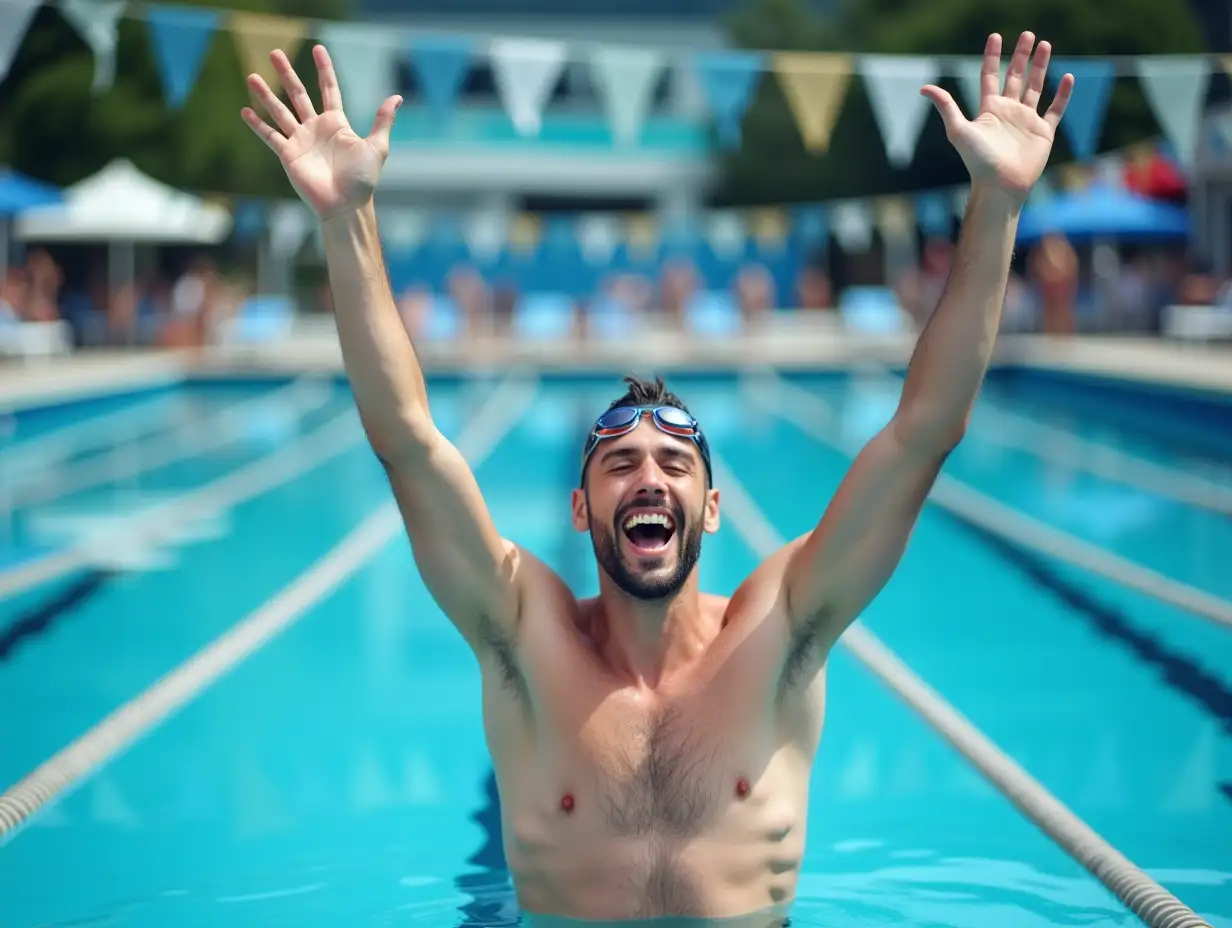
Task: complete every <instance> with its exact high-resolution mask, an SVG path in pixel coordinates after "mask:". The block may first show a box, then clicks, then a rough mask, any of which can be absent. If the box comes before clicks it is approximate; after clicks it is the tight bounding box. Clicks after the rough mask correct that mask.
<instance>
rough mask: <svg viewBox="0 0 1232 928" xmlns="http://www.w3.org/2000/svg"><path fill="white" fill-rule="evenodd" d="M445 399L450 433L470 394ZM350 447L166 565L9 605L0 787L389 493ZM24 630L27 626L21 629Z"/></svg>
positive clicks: (83, 578) (370, 461) (1, 667)
mask: <svg viewBox="0 0 1232 928" xmlns="http://www.w3.org/2000/svg"><path fill="white" fill-rule="evenodd" d="M437 394H438V405H439V406H440V407H441V412H440V417H439V418H440V421H441V423H442V428H453V427H455V426H456V424H457V422H458V420H459V417H460V414H461V412H462V411H463V409H464V408H465V405H466V404H465V402H464V401H465V399H466V398H465V397H464V396H463V394H461V393H460V392H459V391H457V390H454V389H452V388H450V387H448V386H444V387H442V388H441V389H439V390H438V391H437ZM337 403H338V405H337V408H336V409H335V410H334V414H335V415H336V416H342V417H347V418H352V419H354V415H353V405H352V404H350V403H349V401H348V400H345V399H342V398H340V399H339V400H338V401H337ZM348 441H349V446H347V447H340V448H338V449H337V450H338V453H337V454H336V456H334V457H332V458H329V459H327V460H325V461H324V462H323V463H321V464H319V466H315V467H312V468H311V469H309V470H307V471H305V472H304V473H301V474H299V475H298V476H296V477H294V478H293V479H291V480H289V481H288V482H286V483H284V484H282V485H280V486H277V487H275V488H273V489H271V490H270V491H268V492H266V493H263V494H262V495H260V496H257V497H256V498H254V499H251V500H249V501H247V502H243V503H241V504H240V505H238V506H236V507H234V508H233V509H232V510H231V511H230V512H227V513H225V514H224V515H223V518H222V520H221V523H220V524H216V525H212V526H205V527H203V528H202V530H201V531H200V532H199V537H197V538H195V539H193V538H189V540H188V541H187V542H186V543H185V544H184V545H183V546H181V547H178V549H176V550H171V551H166V550H164V551H163V552H161V556H162V557H165V558H166V563H164V564H161V565H156V566H155V567H153V568H151V569H147V570H133V571H129V572H117V573H106V574H103V575H101V576H97V575H94V574H90V573H86V574H77V575H74V577H72V578H66V579H65V580H63V581H60V582H59V583H58V584H56V585H53V586H52V587H51V588H48V589H46V590H42V591H28V592H27V593H25V594H23V595H22V596H21V597H20V598H19V599H18V600H17V601H11V602H0V630H8V631H9V637H10V638H16V640H15V641H14V643H13V644H12V646H11V647H10V648H9V650H8V653H7V655H6V659H5V660H4V661H3V662H0V740H3V742H4V743H6V745H8V747H7V748H6V750H5V751H4V752H2V753H0V782H3V784H4V786H5V787H7V786H8V785H9V784H11V783H13V782H15V781H16V780H17V779H18V778H20V777H21V776H24V775H25V774H26V773H28V772H29V771H30V770H31V769H32V768H33V767H34V766H36V765H37V764H38V763H40V762H41V761H43V760H45V759H46V758H47V757H48V756H50V755H51V754H52V753H54V752H55V751H56V750H58V749H60V748H61V747H63V746H64V745H65V744H67V743H68V742H69V741H71V740H72V739H73V738H75V737H77V736H78V735H80V734H81V733H83V732H84V731H86V730H87V729H88V728H89V727H90V726H92V725H93V724H94V723H96V722H97V721H99V720H100V719H101V718H102V717H103V716H104V715H106V714H107V713H108V712H110V711H111V710H112V709H114V708H115V707H116V706H118V705H120V704H122V703H123V702H125V701H126V700H128V699H131V698H132V697H133V696H135V695H136V694H137V693H139V692H140V691H141V690H142V689H144V688H145V687H146V686H148V685H149V684H150V683H152V682H153V681H154V680H156V679H158V678H159V677H160V676H161V675H162V674H163V673H165V672H166V671H167V670H169V669H170V668H172V667H173V666H175V665H176V664H178V663H180V662H181V661H183V660H184V659H185V658H187V657H188V656H190V655H191V654H192V653H194V652H195V651H196V650H197V649H199V648H200V647H201V646H202V645H204V644H206V643H207V642H209V641H210V640H212V639H213V638H215V637H216V636H217V635H219V634H220V633H221V632H222V631H224V630H225V629H227V628H228V627H230V626H231V625H232V624H234V623H235V622H236V621H238V620H239V619H240V618H242V617H243V616H244V615H246V614H248V612H250V611H251V610H253V609H255V608H256V607H257V606H259V605H260V604H261V603H262V602H264V601H265V600H266V599H268V598H269V597H270V596H272V595H273V594H274V593H275V592H276V591H277V590H278V589H279V588H280V587H281V586H282V585H283V584H285V583H287V582H289V581H290V580H291V579H292V578H293V577H295V576H296V575H297V574H298V573H299V572H300V571H301V570H303V569H304V567H305V566H307V565H308V564H309V563H310V562H311V561H312V560H313V559H315V558H317V557H320V556H321V555H323V554H324V553H325V552H326V551H327V550H329V548H330V547H331V546H332V545H333V544H334V543H335V542H336V540H337V539H338V538H340V537H341V536H342V535H343V534H345V533H346V532H347V531H349V530H350V529H351V528H353V527H354V526H355V525H356V524H358V522H359V521H360V520H361V519H362V518H363V516H364V515H365V514H366V513H367V512H368V511H369V510H370V509H371V508H372V507H373V506H375V505H377V503H378V502H380V501H382V500H384V499H387V498H388V488H387V486H386V484H385V481H384V474H383V473H382V471H381V468H380V465H379V464H378V463H377V462H376V460H375V458H374V456H373V455H372V453H371V451H370V450H369V449H368V448H367V446H366V444H365V443H364V441H363V440H362V433H361V432H360V431H359V429H358V428H355V429H353V430H352V432H351V437H350V438H349V439H348ZM286 447H287V448H288V449H291V450H294V448H295V446H294V445H287V446H286ZM261 453H262V454H268V453H270V451H269V449H263V450H262V452H261ZM258 456H259V455H258ZM186 466H188V467H189V468H190V469H195V468H196V467H197V465H196V464H191V463H190V464H186ZM207 529H208V530H207ZM91 577H95V578H96V579H95V580H94V585H93V587H92V588H91V589H90V590H89V595H78V596H76V597H73V596H72V595H71V591H72V590H73V589H74V588H75V587H74V584H84V583H87V582H89V579H90V578H91ZM32 616H38V617H39V621H37V622H33V623H32V622H31V621H30V620H31V617H32ZM31 625H33V626H34V627H33V628H30V626H31ZM23 627H25V628H29V631H28V632H27V633H26V634H14V633H13V632H14V630H18V631H20V630H21V629H23Z"/></svg>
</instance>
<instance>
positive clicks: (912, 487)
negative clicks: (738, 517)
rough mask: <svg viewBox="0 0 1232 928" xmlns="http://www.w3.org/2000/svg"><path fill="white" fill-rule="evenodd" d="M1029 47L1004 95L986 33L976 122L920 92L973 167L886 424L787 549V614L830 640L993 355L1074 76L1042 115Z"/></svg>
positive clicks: (1014, 62) (858, 600) (1023, 43)
mask: <svg viewBox="0 0 1232 928" xmlns="http://www.w3.org/2000/svg"><path fill="white" fill-rule="evenodd" d="M1034 44H1035V36H1034V35H1032V34H1031V33H1023V35H1022V37H1021V38H1019V40H1018V45H1017V46H1016V48H1015V49H1014V53H1013V57H1012V58H1011V60H1010V65H1009V67H1008V69H1007V72H1006V79H1005V87H1004V89H1003V90H1002V88H1000V87H999V86H998V84H999V76H1000V58H1001V37H1000V36H997V35H992V36H990V37H989V39H988V43H987V45H986V46H985V48H984V64H983V71H982V75H981V80H980V95H981V105H980V113H979V115H978V116H977V117H976V118H975V119H974V120H972V121H967V120H966V119H965V118H964V117H963V115H962V113H961V112H960V110H959V108H958V105H957V104H956V103H955V102H954V100H953V99H952V98H951V97H950V95H949V94H948V93H946V92H945V91H944V90H942V89H940V88H939V87H933V86H929V87H925V88H924V89H923V91H922V92H923V93H924V94H925V96H927V97H928V98H929V99H930V100H931V101H932V102H933V104H934V105H935V106H936V108H937V110H938V111H939V113H940V114H941V117H942V119H943V120H944V121H945V126H946V133H947V135H948V137H949V139H950V141H951V142H952V143H953V144H954V146H955V148H957V149H958V151H959V153H960V154H961V155H962V158H963V161H964V163H965V164H966V166H967V169H968V171H969V172H970V174H971V196H970V199H969V201H968V204H967V211H966V215H965V217H964V219H963V227H962V232H961V235H960V239H959V243H958V247H957V249H956V251H955V256H954V263H953V267H952V269H951V271H950V276H949V279H948V281H947V282H946V286H945V291H944V293H943V295H942V297H941V300H940V302H939V304H938V306H937V309H936V311H935V312H934V313H933V315H932V317H931V319H930V320H929V322H928V324H927V325H926V326H925V328H924V331H923V332H922V333H921V335H920V338H919V340H918V341H917V344H916V348H915V351H914V353H913V355H912V358H911V363H910V365H909V366H908V370H907V377H906V381H905V383H904V386H903V392H902V398H901V400H900V401H899V405H898V409H897V411H896V412H895V415H894V417H893V419H892V420H891V421H890V423H889V424H888V425H887V426H886V427H885V428H884V429H883V430H882V431H881V432H880V433H879V434H878V435H876V436H875V437H874V438H873V439H872V440H871V441H870V442H869V443H868V444H867V445H866V446H865V447H864V449H863V450H862V451H861V452H860V454H859V455H858V456H857V457H856V459H855V461H854V462H853V464H852V466H851V468H850V470H849V471H848V473H847V475H846V476H845V477H844V479H843V481H842V483H841V485H840V486H839V488H838V491H837V492H836V493H835V495H834V498H833V500H831V502H830V505H829V506H828V507H827V509H826V512H825V515H824V516H822V518H821V521H820V522H819V523H818V525H817V527H816V528H815V529H814V530H813V531H812V532H811V533H810V534H808V535H806V536H804V537H802V538H799V539H796V541H794V542H792V543H791V544H790V545H789V546H788V547H789V550H788V551H787V552H785V553H784V570H785V574H784V578H783V579H784V583H785V591H786V601H787V603H788V606H789V609H790V612H791V617H792V621H793V623H794V624H796V625H797V626H800V627H812V629H813V630H814V631H819V632H820V633H821V635H822V637H823V638H825V639H828V642H829V643H832V642H833V640H835V639H837V638H838V636H839V635H840V634H841V633H842V631H843V629H844V628H846V627H847V625H848V624H850V622H852V621H853V620H854V619H855V618H856V617H857V616H858V615H859V613H860V612H861V611H862V610H863V609H864V607H865V606H866V605H868V603H869V602H870V601H871V600H872V599H873V598H874V597H875V596H876V595H877V593H878V592H879V591H880V590H881V588H882V587H883V586H884V585H885V583H886V581H887V580H888V579H889V577H890V575H891V574H892V573H893V571H894V569H895V568H896V567H897V565H898V562H899V560H900V559H901V557H902V554H903V551H904V550H905V548H906V545H907V540H908V538H909V536H910V534H911V531H912V529H913V527H914V525H915V523H916V520H917V519H918V517H919V513H920V510H921V508H922V507H923V505H924V500H925V499H926V497H927V496H928V494H929V491H930V490H931V488H932V486H933V484H934V482H935V481H936V479H937V475H938V473H939V472H940V470H941V467H942V465H943V464H944V463H945V460H946V457H947V456H948V455H949V453H950V452H951V451H952V450H953V449H954V447H955V446H956V445H957V444H958V442H959V441H960V440H961V439H962V436H963V434H964V431H965V429H966V427H967V419H968V417H969V416H970V414H971V409H972V407H973V406H974V404H975V400H976V396H977V394H978V392H979V388H980V384H981V382H982V380H983V377H984V374H985V372H986V371H987V369H988V365H989V363H990V361H991V359H992V351H993V345H994V342H995V340H996V336H997V330H998V328H999V326H1000V322H1001V310H1002V306H1003V304H1004V301H1005V287H1006V282H1007V279H1008V275H1009V265H1010V259H1011V256H1012V253H1013V249H1014V239H1015V235H1016V233H1017V228H1018V214H1019V211H1020V209H1021V207H1022V204H1023V202H1024V201H1025V199H1026V197H1027V194H1028V193H1029V192H1030V190H1031V187H1032V186H1033V185H1034V184H1035V182H1036V180H1038V178H1039V176H1040V173H1041V172H1042V171H1043V169H1044V166H1045V165H1046V164H1047V162H1048V155H1049V152H1050V151H1051V149H1052V142H1053V138H1054V133H1055V131H1056V127H1057V125H1058V124H1059V123H1060V120H1061V116H1062V114H1063V113H1064V111H1065V106H1066V104H1067V103H1068V101H1069V97H1070V94H1071V92H1072V89H1073V82H1074V79H1073V77H1072V75H1068V74H1067V75H1065V76H1064V77H1063V78H1062V79H1061V81H1060V82H1059V85H1058V88H1057V94H1056V98H1055V99H1054V101H1053V103H1052V106H1051V107H1050V108H1049V109H1048V111H1047V112H1046V113H1045V114H1044V115H1043V116H1042V117H1041V116H1040V115H1039V114H1038V110H1037V107H1038V105H1039V100H1040V95H1041V92H1042V91H1043V87H1044V73H1045V70H1046V69H1047V66H1048V59H1049V55H1050V51H1051V50H1050V48H1049V46H1048V44H1047V43H1046V42H1041V43H1040V44H1039V46H1038V47H1036V49H1035V58H1034V61H1031V49H1032V47H1033V46H1034ZM1028 62H1030V63H1031V71H1030V77H1029V78H1027V77H1026V74H1027V65H1028Z"/></svg>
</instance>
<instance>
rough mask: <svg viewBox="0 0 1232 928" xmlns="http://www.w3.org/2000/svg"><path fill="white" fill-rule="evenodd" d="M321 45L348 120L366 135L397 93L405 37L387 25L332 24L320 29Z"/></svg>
mask: <svg viewBox="0 0 1232 928" xmlns="http://www.w3.org/2000/svg"><path fill="white" fill-rule="evenodd" d="M318 38H319V39H320V40H321V44H322V45H324V46H325V47H326V48H328V49H329V57H330V59H331V60H332V61H333V63H334V71H335V72H337V74H338V89H339V90H340V91H341V92H342V106H343V109H345V110H346V115H347V119H349V120H350V121H351V124H352V125H353V126H355V130H356V131H357V132H359V133H360V135H363V134H365V133H366V131H367V130H366V128H365V127H367V126H370V125H371V124H372V118H373V117H374V116H375V115H376V111H377V110H378V109H380V107H381V104H382V103H384V102H385V100H386V99H387V98H389V97H391V96H393V94H394V93H396V92H397V83H396V81H395V76H396V75H395V69H396V67H397V59H398V56H399V55H400V54H401V53H402V48H403V42H402V38H403V37H402V35H401V34H400V32H399V31H398V30H397V29H391V28H390V27H389V26H386V25H384V24H382V25H379V26H372V25H368V24H366V23H344V22H331V23H325V24H324V25H322V26H321V29H320V31H319V33H318Z"/></svg>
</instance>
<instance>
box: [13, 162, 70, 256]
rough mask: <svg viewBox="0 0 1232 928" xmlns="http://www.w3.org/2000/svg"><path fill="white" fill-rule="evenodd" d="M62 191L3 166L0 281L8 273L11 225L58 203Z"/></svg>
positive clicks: (61, 196)
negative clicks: (16, 218) (35, 209)
mask: <svg viewBox="0 0 1232 928" xmlns="http://www.w3.org/2000/svg"><path fill="white" fill-rule="evenodd" d="M62 199H63V194H62V193H61V192H60V190H59V188H57V187H53V186H52V185H51V184H45V183H43V182H42V181H38V180H34V179H33V178H31V177H26V176H25V175H24V174H18V173H17V172H16V171H13V170H10V169H9V168H5V167H0V280H3V279H4V278H5V277H6V276H8V272H9V222H10V220H11V219H12V218H13V217H14V216H16V215H17V214H18V213H21V212H23V211H25V210H27V209H30V208H31V207H35V206H50V205H53V204H55V203H59V202H60V201H61V200H62Z"/></svg>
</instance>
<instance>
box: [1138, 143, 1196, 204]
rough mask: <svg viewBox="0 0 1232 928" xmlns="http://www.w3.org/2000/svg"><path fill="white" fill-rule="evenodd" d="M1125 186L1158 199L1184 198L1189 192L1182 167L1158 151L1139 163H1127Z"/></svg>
mask: <svg viewBox="0 0 1232 928" xmlns="http://www.w3.org/2000/svg"><path fill="white" fill-rule="evenodd" d="M1125 187H1126V189H1128V190H1131V191H1133V192H1134V193H1137V194H1139V195H1141V196H1144V197H1152V198H1154V199H1156V200H1183V199H1184V198H1185V196H1186V195H1187V194H1188V192H1189V185H1188V184H1187V183H1186V181H1185V175H1184V174H1183V173H1182V172H1181V169H1180V167H1178V166H1177V164H1176V162H1174V161H1173V160H1172V159H1171V158H1167V157H1165V156H1163V155H1161V154H1158V153H1156V154H1153V155H1151V156H1150V157H1149V158H1147V159H1146V160H1145V161H1142V162H1139V163H1137V164H1135V163H1134V162H1132V161H1131V162H1129V163H1128V164H1126V165H1125Z"/></svg>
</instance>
